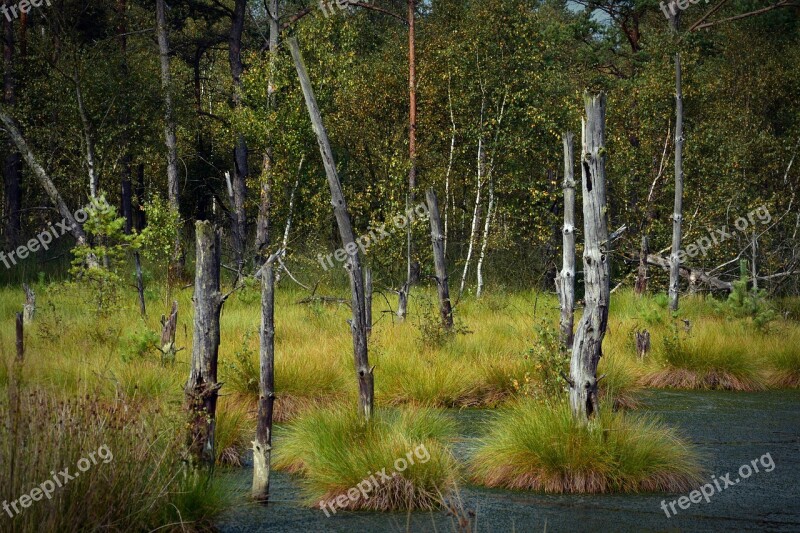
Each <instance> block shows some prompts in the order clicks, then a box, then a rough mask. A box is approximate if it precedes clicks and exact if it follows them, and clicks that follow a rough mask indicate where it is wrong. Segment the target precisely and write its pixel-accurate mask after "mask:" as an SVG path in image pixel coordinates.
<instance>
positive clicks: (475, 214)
mask: <svg viewBox="0 0 800 533" xmlns="http://www.w3.org/2000/svg"><path fill="white" fill-rule="evenodd" d="M485 105H486V101H485V100H484V102H483V103H482V104H481V127H483V113H484V109H485ZM485 168H486V150H485V149H484V146H483V133H481V136H480V138H479V139H478V189H477V191H476V192H475V207H474V209H473V210H472V226H471V229H470V233H469V246H468V247H467V260H466V261H465V262H464V272H463V273H462V274H461V286H460V287H459V288H458V297H459V298H461V295H462V294H464V287H465V286H466V284H467V273H468V272H469V263H470V261H471V260H472V251H473V248H474V246H475V241H476V240H477V238H478V228H479V227H480V216H481V189H482V188H483V174H484V170H485Z"/></svg>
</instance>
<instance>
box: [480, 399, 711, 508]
mask: <svg viewBox="0 0 800 533" xmlns="http://www.w3.org/2000/svg"><path fill="white" fill-rule="evenodd" d="M701 470H702V469H701V466H700V463H699V458H698V454H697V452H696V451H695V450H694V449H693V447H692V446H691V445H689V444H688V443H687V442H686V441H685V440H683V439H682V438H681V437H680V436H679V435H678V434H677V432H675V431H674V430H672V429H670V428H668V427H666V426H664V425H663V424H661V423H660V422H658V421H656V420H655V419H653V418H649V417H643V416H634V415H630V414H625V413H613V412H611V411H610V410H608V409H606V410H603V411H602V412H601V413H600V416H599V417H598V419H596V420H593V421H592V422H591V423H590V424H588V425H582V424H579V423H578V422H576V421H575V420H574V418H573V417H572V414H571V413H570V411H569V406H568V405H566V404H558V405H556V406H548V405H543V404H538V403H535V402H521V403H520V404H518V405H516V406H514V407H512V408H509V409H506V410H504V411H502V412H501V413H500V414H499V415H498V416H497V417H496V418H495V419H494V420H493V421H491V422H490V423H489V425H488V431H487V433H486V435H485V436H484V437H483V438H482V439H481V440H480V444H479V446H478V448H477V450H476V451H475V453H474V455H473V456H472V458H471V461H470V472H471V477H472V480H473V481H474V482H475V483H479V484H482V485H486V486H489V487H498V488H506V489H521V490H536V491H544V492H552V493H606V492H655V491H667V492H684V491H687V490H690V489H691V488H693V487H695V486H696V485H697V484H698V483H699V482H700V480H701V478H700V474H701Z"/></svg>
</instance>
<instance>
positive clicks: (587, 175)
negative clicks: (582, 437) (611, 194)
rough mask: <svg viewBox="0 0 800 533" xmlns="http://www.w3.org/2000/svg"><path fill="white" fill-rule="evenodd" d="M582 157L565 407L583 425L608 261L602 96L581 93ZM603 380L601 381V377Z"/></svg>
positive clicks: (592, 390) (590, 404)
mask: <svg viewBox="0 0 800 533" xmlns="http://www.w3.org/2000/svg"><path fill="white" fill-rule="evenodd" d="M584 103H585V106H586V119H584V121H583V135H582V139H583V153H582V155H581V167H582V179H581V182H582V191H583V227H584V238H585V243H584V253H583V271H584V279H585V287H586V296H585V300H586V306H585V308H584V311H583V317H582V318H581V321H580V322H579V323H578V329H577V331H576V333H575V341H574V343H573V349H572V360H571V362H570V380H569V382H570V394H569V399H570V406H571V408H572V413H573V415H575V417H576V418H578V419H579V420H583V421H586V420H588V419H589V418H591V416H592V415H593V414H594V413H596V412H597V411H598V409H599V405H598V394H597V384H598V381H599V380H598V378H597V365H598V363H599V362H600V358H601V357H602V355H603V350H602V346H603V338H604V337H605V334H606V328H607V325H608V304H609V298H610V292H611V289H610V286H609V278H610V260H611V256H610V254H609V251H608V250H607V249H605V247H606V246H608V244H607V243H608V222H607V209H608V204H607V202H606V169H605V150H606V148H605V107H606V98H605V95H604V94H602V93H601V94H599V95H597V96H590V95H589V94H588V93H587V94H585V95H584ZM601 379H602V378H601Z"/></svg>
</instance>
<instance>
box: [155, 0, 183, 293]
mask: <svg viewBox="0 0 800 533" xmlns="http://www.w3.org/2000/svg"><path fill="white" fill-rule="evenodd" d="M164 3H165V0H156V26H157V28H156V32H157V34H158V50H159V58H160V62H161V90H162V92H163V97H164V139H165V143H166V146H167V197H168V200H169V207H170V209H172V211H173V212H175V213H178V214H179V213H180V212H181V204H180V189H179V187H178V139H177V135H176V133H175V131H176V125H175V112H174V110H173V108H172V75H171V74H170V70H169V63H170V60H169V53H170V50H169V35H168V29H167V16H166V8H165V5H164ZM183 264H184V257H183V246H182V243H181V236H180V231H178V233H177V234H176V235H175V247H174V250H173V256H172V269H173V270H177V271H180V270H182V269H183ZM177 275H178V272H172V273H171V274H170V276H171V277H175V276H177Z"/></svg>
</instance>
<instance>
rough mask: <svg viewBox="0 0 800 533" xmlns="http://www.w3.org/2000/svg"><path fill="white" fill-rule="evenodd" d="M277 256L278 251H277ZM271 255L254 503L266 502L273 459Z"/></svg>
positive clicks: (265, 279) (265, 278) (265, 274)
mask: <svg viewBox="0 0 800 533" xmlns="http://www.w3.org/2000/svg"><path fill="white" fill-rule="evenodd" d="M278 253H280V252H278ZM277 258H278V255H273V256H271V257H270V258H269V259H268V260H267V261H266V262H265V263H264V265H263V266H262V275H261V342H260V346H261V348H260V357H259V359H260V368H261V376H260V379H259V397H258V423H257V424H256V438H255V440H254V441H253V489H252V496H253V499H255V500H256V501H261V502H266V501H267V500H268V499H269V474H270V461H271V456H272V411H273V407H274V404H275V272H274V269H273V263H274V262H275V260H276V259H277Z"/></svg>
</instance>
